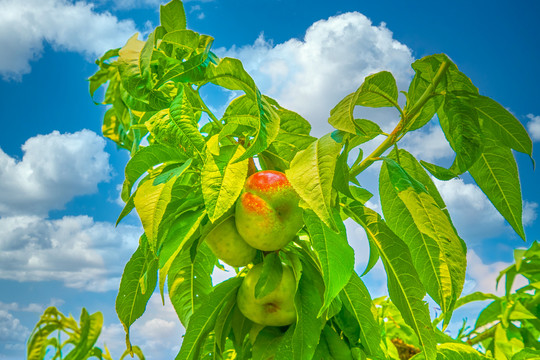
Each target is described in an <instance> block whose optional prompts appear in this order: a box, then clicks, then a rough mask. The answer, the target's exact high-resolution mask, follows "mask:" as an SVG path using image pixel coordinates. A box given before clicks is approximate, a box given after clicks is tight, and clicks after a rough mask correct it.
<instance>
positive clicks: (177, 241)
mask: <svg viewBox="0 0 540 360" xmlns="http://www.w3.org/2000/svg"><path fill="white" fill-rule="evenodd" d="M205 216H206V212H205V211H204V209H198V210H195V211H188V212H185V213H184V214H182V215H180V216H179V217H178V218H177V219H176V220H175V221H174V223H173V224H172V225H171V227H170V230H169V232H168V234H167V238H166V240H165V241H164V242H163V246H162V247H161V248H160V249H159V268H160V269H163V268H164V267H165V266H166V265H167V264H168V266H170V263H171V262H172V261H173V260H174V259H175V258H176V257H177V255H178V254H179V253H180V252H181V251H183V250H185V246H186V244H188V242H189V240H190V238H191V237H192V236H193V235H194V234H196V233H197V231H198V230H199V228H200V225H201V222H202V220H203V219H204V217H205Z"/></svg>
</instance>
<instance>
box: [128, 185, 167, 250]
mask: <svg viewBox="0 0 540 360" xmlns="http://www.w3.org/2000/svg"><path fill="white" fill-rule="evenodd" d="M175 181H176V179H175V178H173V179H169V180H168V181H166V182H164V183H159V184H156V185H154V181H152V180H148V181H145V182H143V183H141V184H140V185H139V187H138V188H137V192H136V193H135V196H134V198H133V202H134V204H135V209H136V210H137V213H138V214H139V217H140V219H141V222H142V225H143V228H144V233H145V234H146V237H147V238H148V243H149V245H150V248H151V249H152V251H153V252H154V253H157V250H158V229H159V225H160V223H161V221H162V220H163V217H164V216H165V213H166V209H167V205H168V204H169V202H170V201H171V191H172V188H173V185H174V183H175Z"/></svg>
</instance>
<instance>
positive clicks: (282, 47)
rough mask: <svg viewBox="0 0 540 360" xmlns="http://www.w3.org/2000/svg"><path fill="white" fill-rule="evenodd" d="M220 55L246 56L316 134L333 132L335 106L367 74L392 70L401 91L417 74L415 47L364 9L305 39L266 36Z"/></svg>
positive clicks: (312, 30) (317, 26) (257, 75)
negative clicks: (331, 122)
mask: <svg viewBox="0 0 540 360" xmlns="http://www.w3.org/2000/svg"><path fill="white" fill-rule="evenodd" d="M217 53H218V54H219V55H221V56H232V57H236V58H239V59H240V60H242V62H243V64H244V66H245V68H246V70H247V71H248V72H249V73H250V74H251V75H252V76H253V77H254V79H255V82H256V83H257V85H258V86H259V87H260V88H261V90H262V91H263V92H264V93H266V94H268V95H270V96H272V97H274V98H276V100H278V101H279V102H280V103H281V104H282V105H283V106H285V107H287V108H290V109H291V110H294V111H297V112H298V113H300V114H301V115H303V116H304V117H306V118H307V119H308V120H309V121H310V122H311V123H312V124H313V125H314V134H315V135H321V134H324V133H325V132H328V131H330V130H331V128H330V126H329V125H328V124H327V119H328V116H329V113H330V110H331V109H332V108H333V107H334V106H335V105H336V104H337V103H338V102H339V101H340V100H341V99H342V98H343V97H344V96H346V95H347V94H349V93H351V92H353V91H355V90H356V89H357V88H358V87H359V86H360V84H361V83H362V82H363V79H364V77H365V76H367V75H370V74H372V73H375V72H378V71H381V70H388V71H391V72H392V73H393V74H394V76H395V77H396V80H397V83H398V87H400V88H401V89H404V88H406V87H407V86H408V82H409V81H410V78H411V76H412V69H411V68H410V64H411V62H412V60H413V58H412V55H411V50H410V49H409V48H408V47H407V46H405V45H403V44H401V43H400V42H398V41H397V40H395V39H393V34H392V32H391V31H390V30H388V28H386V25H385V24H384V23H383V24H381V25H379V26H375V25H373V24H372V22H371V20H369V19H368V18H367V17H366V16H364V15H362V14H360V13H358V12H351V13H345V14H341V15H338V16H334V17H331V18H329V19H327V20H320V21H317V22H316V23H314V24H313V25H311V26H310V27H309V29H308V30H307V31H306V34H305V36H304V38H303V39H302V40H299V39H290V40H288V41H286V42H284V43H280V44H276V45H274V44H273V42H272V41H270V40H266V39H265V38H264V35H260V36H259V38H258V39H257V40H256V41H255V43H254V44H253V45H249V46H243V47H233V48H231V49H227V50H226V49H218V50H217ZM395 116H396V117H397V113H396V115H395Z"/></svg>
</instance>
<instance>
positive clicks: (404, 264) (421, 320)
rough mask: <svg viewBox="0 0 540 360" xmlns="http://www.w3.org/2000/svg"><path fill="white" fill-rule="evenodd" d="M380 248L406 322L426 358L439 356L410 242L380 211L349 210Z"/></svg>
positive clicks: (391, 290)
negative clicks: (401, 235)
mask: <svg viewBox="0 0 540 360" xmlns="http://www.w3.org/2000/svg"><path fill="white" fill-rule="evenodd" d="M345 210H346V212H347V214H348V215H349V216H351V217H352V218H353V219H354V220H355V221H356V222H357V223H358V224H359V225H361V226H362V227H363V228H364V229H365V230H366V234H367V236H368V237H371V238H372V239H373V240H374V241H375V243H376V244H377V246H378V247H379V254H380V256H381V259H382V261H383V264H384V268H385V270H386V274H387V277H388V292H389V294H390V298H391V299H392V301H393V303H394V304H395V305H396V307H397V308H398V309H399V311H400V312H401V314H402V315H403V318H404V320H405V322H406V323H407V324H408V325H409V326H411V327H412V328H413V330H414V331H415V333H416V335H417V336H418V338H419V341H420V346H421V347H422V350H423V351H424V353H425V356H426V358H428V359H432V358H434V357H435V353H436V350H435V345H436V344H435V334H434V331H433V328H432V326H431V320H430V317H429V310H428V307H427V304H426V303H425V302H424V301H423V300H422V299H423V298H424V296H425V294H426V292H425V290H424V288H423V286H422V284H421V283H420V280H418V279H419V276H418V273H417V272H416V270H415V269H414V266H413V261H412V259H411V255H410V252H409V249H408V248H407V245H406V244H405V243H404V242H403V240H401V239H400V238H399V237H397V236H396V235H395V234H394V233H393V232H392V230H390V228H389V227H388V226H387V225H386V224H385V223H384V221H383V220H382V219H381V217H380V216H379V214H377V213H376V212H374V211H373V210H371V209H368V208H366V207H365V206H363V205H361V204H359V203H358V204H355V205H352V206H350V207H349V208H347V209H345Z"/></svg>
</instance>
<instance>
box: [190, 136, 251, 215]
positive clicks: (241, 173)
mask: <svg viewBox="0 0 540 360" xmlns="http://www.w3.org/2000/svg"><path fill="white" fill-rule="evenodd" d="M243 154H245V151H244V149H243V148H242V146H240V145H226V146H222V147H220V149H219V154H218V155H214V154H212V153H210V152H207V155H206V163H205V164H204V166H203V168H202V174H201V178H202V179H201V184H202V192H203V196H204V203H205V205H206V209H207V213H208V217H209V218H210V221H212V222H214V221H216V220H217V219H219V218H220V217H221V216H222V215H223V214H225V213H226V212H227V210H229V209H230V208H231V206H232V205H233V204H234V203H235V201H236V199H237V198H238V196H240V193H241V192H242V188H243V187H244V180H245V179H246V177H247V171H248V161H247V160H242V161H238V159H240V158H241V157H242V155H243Z"/></svg>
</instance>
